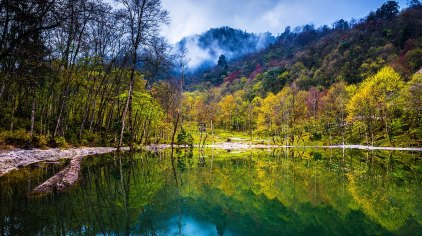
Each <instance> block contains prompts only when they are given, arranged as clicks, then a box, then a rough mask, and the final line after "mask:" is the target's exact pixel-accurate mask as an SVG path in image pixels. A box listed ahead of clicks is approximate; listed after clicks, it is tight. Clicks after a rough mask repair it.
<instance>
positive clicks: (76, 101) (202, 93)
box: [0, 0, 422, 148]
mask: <svg viewBox="0 0 422 236" xmlns="http://www.w3.org/2000/svg"><path fill="white" fill-rule="evenodd" d="M116 2H117V3H118V4H119V6H120V7H119V8H115V7H112V6H111V5H110V4H109V3H107V2H106V1H102V0H45V1H38V0H25V1H24V0H16V1H9V0H0V32H1V33H0V104H1V106H0V146H1V147H6V148H7V147H8V146H15V147H27V148H28V147H41V148H43V147H68V146H114V147H122V146H136V145H145V144H151V143H171V144H186V143H192V141H194V142H198V138H199V137H198V136H199V131H198V124H204V125H205V126H206V127H207V129H206V131H205V132H206V134H205V135H211V133H212V135H214V134H215V135H217V136H223V135H224V133H235V134H236V135H238V136H241V137H245V138H247V139H251V140H252V139H258V140H261V141H260V142H264V141H265V143H273V144H279V145H302V144H310V143H313V144H317V145H335V144H345V143H347V144H366V145H372V146H377V145H378V146H413V147H420V146H421V145H422V70H421V67H422V17H421V16H422V5H421V3H420V1H410V3H409V5H408V6H407V7H406V8H404V9H402V10H400V9H399V6H398V3H397V2H395V1H387V2H386V3H384V4H383V5H382V6H380V7H379V8H378V9H377V10H376V11H375V12H370V13H369V14H368V15H367V16H366V17H364V18H362V19H358V20H352V21H349V22H348V21H345V20H342V19H341V20H338V21H336V22H334V23H333V24H332V25H331V26H326V25H325V26H321V27H319V28H315V26H314V25H312V24H308V25H304V26H299V27H296V28H294V29H291V27H287V28H286V29H285V31H284V33H282V34H280V35H279V36H278V37H276V39H275V41H274V42H273V43H271V44H270V45H269V46H268V47H266V48H264V49H262V50H260V51H258V52H252V53H249V54H247V55H244V56H242V57H240V58H237V59H234V60H228V59H226V56H225V55H217V57H218V56H219V60H218V63H217V64H216V65H215V66H213V67H212V68H210V69H208V70H205V71H203V70H201V71H197V72H189V68H188V62H189V60H190V59H189V58H187V56H186V51H185V50H175V49H174V48H172V46H171V45H170V43H169V42H167V40H166V38H165V37H164V36H162V35H161V33H160V31H161V29H162V27H163V26H165V25H166V24H167V23H168V22H169V21H170V20H171V19H170V18H169V13H168V12H167V10H165V9H164V8H163V6H162V3H161V1H160V0H139V1H133V0H117V1H116ZM168 10H171V9H168ZM187 49H188V48H187ZM201 137H202V133H201ZM210 140H211V139H210V138H209V139H208V140H207V141H208V142H210ZM204 142H205V141H204Z"/></svg>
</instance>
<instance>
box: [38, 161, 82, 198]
mask: <svg viewBox="0 0 422 236" xmlns="http://www.w3.org/2000/svg"><path fill="white" fill-rule="evenodd" d="M82 159H83V156H76V157H74V158H73V159H72V160H71V161H70V164H69V166H67V167H66V168H64V169H63V170H62V171H60V172H59V173H57V174H56V175H54V176H53V177H51V178H49V179H48V180H47V181H45V182H44V183H42V184H41V185H39V186H38V187H36V188H35V189H34V190H32V194H35V195H38V194H46V193H51V192H53V191H57V192H63V191H64V190H66V189H68V188H69V187H71V186H73V185H75V184H76V182H78V180H79V172H80V170H81V163H82Z"/></svg>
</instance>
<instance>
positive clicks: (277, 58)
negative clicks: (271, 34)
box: [189, 3, 422, 98]
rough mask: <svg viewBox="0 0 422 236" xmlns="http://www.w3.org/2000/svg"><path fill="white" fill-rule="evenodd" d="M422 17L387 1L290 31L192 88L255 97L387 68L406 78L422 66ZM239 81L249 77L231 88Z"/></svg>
mask: <svg viewBox="0 0 422 236" xmlns="http://www.w3.org/2000/svg"><path fill="white" fill-rule="evenodd" d="M421 16H422V7H421V6H413V7H410V8H408V9H405V10H404V11H402V12H400V13H399V12H398V7H397V8H395V6H391V5H388V4H387V3H386V4H384V5H383V6H381V7H380V8H379V9H378V10H377V11H376V12H371V13H370V14H369V15H368V16H367V17H366V18H364V19H361V20H359V21H355V22H347V21H344V20H339V21H337V22H335V23H334V24H333V27H332V28H330V27H328V26H323V27H320V28H318V29H316V28H315V27H314V26H313V25H305V26H302V27H297V28H295V29H294V30H291V29H290V27H288V28H286V30H285V32H284V33H283V34H281V35H280V36H279V37H277V39H276V42H275V44H271V45H269V47H267V48H266V49H264V50H262V51H260V52H257V53H253V54H250V55H247V56H245V57H243V58H242V59H240V60H238V61H235V62H232V63H229V65H228V67H226V68H221V67H218V66H216V67H214V68H212V69H210V70H208V71H206V72H205V73H198V74H195V75H193V76H192V78H191V79H190V80H189V81H191V83H192V84H191V87H192V88H207V87H210V86H214V85H221V84H223V83H224V86H226V87H228V88H229V89H228V90H229V91H232V92H233V91H234V90H236V88H235V87H239V88H244V89H245V90H246V91H247V93H250V96H248V97H250V98H253V97H254V96H256V95H260V96H264V95H265V94H266V93H267V92H278V91H279V90H281V88H282V87H283V86H284V85H285V84H290V83H292V82H294V83H295V84H296V85H297V86H299V87H300V88H301V89H309V88H310V87H312V86H324V87H327V86H329V85H331V84H332V83H334V82H336V81H345V82H347V83H358V82H361V81H362V80H363V79H364V78H365V77H367V76H369V75H372V74H374V73H376V72H377V71H378V70H379V69H380V68H382V67H383V66H385V65H391V66H393V67H394V68H395V69H396V70H397V71H398V72H399V73H400V74H402V75H404V76H407V77H408V76H410V75H411V74H413V73H414V72H416V71H417V70H418V69H419V68H420V67H421V58H422V49H421V48H422V37H421V36H422V17H421ZM242 77H246V78H247V80H246V81H245V83H244V84H243V85H241V86H237V85H236V86H231V85H232V84H238V83H239V81H240V80H239V79H240V78H242ZM257 84H258V86H256V85H257ZM253 87H255V88H253ZM257 87H258V88H257Z"/></svg>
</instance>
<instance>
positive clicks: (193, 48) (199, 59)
mask: <svg viewBox="0 0 422 236" xmlns="http://www.w3.org/2000/svg"><path fill="white" fill-rule="evenodd" d="M274 41H275V37H274V36H272V35H271V34H270V33H261V34H255V33H247V32H245V31H242V30H239V29H233V28H230V27H221V28H214V29H210V30H208V31H206V32H204V33H202V34H200V35H193V36H189V37H185V38H183V39H182V40H181V41H180V42H179V43H178V44H177V49H178V50H179V51H181V50H182V49H183V48H186V50H187V58H189V59H190V61H189V68H190V69H191V70H197V69H202V68H209V67H213V66H215V65H216V64H217V60H218V58H219V56H220V55H225V57H226V58H227V60H229V61H230V60H233V59H236V58H239V57H241V56H243V55H245V54H248V53H253V52H256V51H258V50H260V49H263V48H266V47H267V46H268V45H270V44H271V43H273V42H274Z"/></svg>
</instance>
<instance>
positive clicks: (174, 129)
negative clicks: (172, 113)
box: [171, 112, 179, 149]
mask: <svg viewBox="0 0 422 236" xmlns="http://www.w3.org/2000/svg"><path fill="white" fill-rule="evenodd" d="M178 123H179V112H177V115H176V122H175V123H174V128H173V134H172V136H171V149H173V146H174V136H175V135H176V131H177V125H178Z"/></svg>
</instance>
